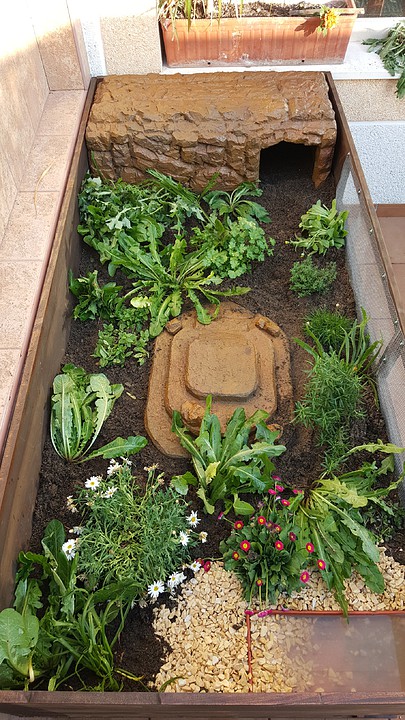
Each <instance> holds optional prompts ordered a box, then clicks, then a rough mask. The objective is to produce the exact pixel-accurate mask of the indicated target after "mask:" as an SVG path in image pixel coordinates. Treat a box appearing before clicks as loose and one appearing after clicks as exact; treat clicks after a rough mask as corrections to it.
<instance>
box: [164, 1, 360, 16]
mask: <svg viewBox="0 0 405 720" xmlns="http://www.w3.org/2000/svg"><path fill="white" fill-rule="evenodd" d="M321 5H328V6H329V7H343V8H344V7H346V2H345V0H331V2H326V3H323V2H316V0H315V1H314V2H305V1H304V2H297V3H290V2H288V3H277V2H274V3H273V2H270V0H269V1H268V2H252V3H249V2H244V3H243V7H242V12H241V9H240V8H241V4H240V2H237V3H236V7H235V4H234V3H233V2H232V3H224V2H223V3H222V6H221V12H220V13H219V11H218V3H217V2H216V3H215V5H214V10H213V12H212V17H213V18H218V16H220V17H221V18H234V17H239V16H242V17H291V16H294V15H306V14H315V13H317V12H319V10H320V7H321ZM206 8H207V3H206V2H202V0H200V1H198V0H197V2H196V4H195V6H193V17H194V18H195V19H197V20H198V19H200V20H201V19H204V18H208V19H209V18H211V13H210V12H208V11H207V9H206ZM177 16H178V17H179V18H181V17H183V18H184V17H186V16H185V14H184V11H183V10H181V9H180V10H178V15H177Z"/></svg>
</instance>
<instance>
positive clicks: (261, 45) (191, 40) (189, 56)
mask: <svg viewBox="0 0 405 720" xmlns="http://www.w3.org/2000/svg"><path fill="white" fill-rule="evenodd" d="M358 12H359V11H358V10H357V9H356V4H355V2H354V0H347V9H346V10H345V9H343V10H342V11H341V14H340V15H339V18H338V23H337V25H336V27H334V28H332V29H331V30H329V31H328V33H327V34H326V35H323V34H322V33H320V32H317V27H318V25H319V16H318V15H315V16H312V17H308V16H302V15H301V16H295V17H294V16H292V17H264V18H263V17H257V18H255V17H253V18H250V17H249V18H247V17H242V18H239V19H235V18H222V19H221V21H220V23H218V22H217V21H215V20H213V21H211V20H193V21H192V23H191V26H190V28H189V27H188V21H187V20H176V23H175V28H173V25H172V23H171V21H170V20H166V21H165V22H163V23H161V28H162V36H163V43H164V48H165V53H166V61H167V64H168V65H169V66H170V67H184V66H187V65H192V66H194V67H197V66H203V67H204V66H207V65H213V66H221V65H244V66H248V65H277V64H286V63H291V64H302V63H308V64H311V63H312V64H317V63H318V64H319V63H328V64H329V63H341V62H343V60H344V57H345V54H346V50H347V45H348V43H349V40H350V36H351V33H352V30H353V25H354V22H355V20H356V18H357V15H358Z"/></svg>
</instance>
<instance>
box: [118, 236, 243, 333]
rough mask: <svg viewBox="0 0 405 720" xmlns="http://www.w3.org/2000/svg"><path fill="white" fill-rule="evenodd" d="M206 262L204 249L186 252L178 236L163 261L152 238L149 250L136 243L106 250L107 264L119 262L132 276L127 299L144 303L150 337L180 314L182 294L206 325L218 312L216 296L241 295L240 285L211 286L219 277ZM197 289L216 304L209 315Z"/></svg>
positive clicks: (217, 297)
mask: <svg viewBox="0 0 405 720" xmlns="http://www.w3.org/2000/svg"><path fill="white" fill-rule="evenodd" d="M207 264H208V262H207V256H206V249H205V248H202V249H200V250H197V251H195V252H187V250H186V241H185V240H184V239H181V238H176V241H175V243H174V245H172V246H170V250H169V253H168V255H167V258H166V261H165V260H164V259H163V258H162V256H161V254H160V253H159V252H158V249H157V247H156V244H155V243H154V242H151V243H150V246H149V252H145V251H143V250H142V249H141V248H139V247H137V248H130V247H128V248H127V251H126V253H125V254H124V253H120V252H119V251H115V250H111V252H110V268H113V267H114V268H115V267H116V266H118V265H122V266H123V267H125V268H126V269H127V270H129V271H130V272H132V273H133V275H134V277H135V278H136V279H135V282H134V284H133V291H132V292H133V294H134V295H135V297H133V299H132V300H131V303H135V304H138V303H139V300H140V299H141V300H142V301H145V302H147V303H148V305H149V312H150V324H149V333H150V336H151V337H156V336H157V335H159V333H161V332H162V330H163V328H164V326H165V325H166V323H167V322H168V320H169V319H170V318H171V317H177V316H178V315H180V312H181V309H182V306H183V302H184V299H185V298H186V297H187V298H188V299H189V300H191V302H192V303H193V305H194V307H195V310H196V313H197V318H198V321H199V322H201V323H203V324H205V325H207V324H209V323H210V322H211V321H212V319H213V318H215V317H216V315H217V314H218V311H219V298H220V297H233V296H235V295H244V294H245V293H247V292H248V291H249V288H243V287H235V288H233V289H229V290H215V289H214V288H213V287H212V285H219V284H220V283H221V278H220V277H218V276H215V275H214V273H213V272H209V271H207V270H206V267H207ZM198 293H200V294H201V295H202V296H203V297H204V298H205V299H206V300H207V301H208V302H209V303H212V304H213V305H215V306H216V307H215V310H214V313H213V314H212V315H211V314H210V313H209V312H208V310H207V309H206V308H205V307H204V306H203V305H202V303H201V301H200V299H199V296H198Z"/></svg>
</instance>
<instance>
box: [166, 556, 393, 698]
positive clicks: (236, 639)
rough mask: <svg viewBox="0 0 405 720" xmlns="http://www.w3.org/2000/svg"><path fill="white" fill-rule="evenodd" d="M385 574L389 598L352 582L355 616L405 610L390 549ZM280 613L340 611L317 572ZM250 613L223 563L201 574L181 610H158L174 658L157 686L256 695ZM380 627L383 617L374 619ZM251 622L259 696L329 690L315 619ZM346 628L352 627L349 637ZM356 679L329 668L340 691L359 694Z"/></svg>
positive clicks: (356, 579)
mask: <svg viewBox="0 0 405 720" xmlns="http://www.w3.org/2000/svg"><path fill="white" fill-rule="evenodd" d="M379 567H380V570H381V572H382V573H383V575H384V578H385V584H386V589H385V592H384V593H383V594H382V595H376V594H374V593H372V592H370V590H368V588H367V587H366V586H365V585H364V582H363V580H362V579H361V578H360V577H357V576H353V577H352V578H351V579H350V580H349V581H347V582H346V594H347V597H348V601H349V608H350V609H353V610H404V609H405V607H404V605H405V566H403V565H399V564H398V563H396V562H395V561H394V560H392V559H391V558H389V557H387V556H386V555H385V552H384V549H382V550H381V556H380V563H379ZM280 606H283V607H286V608H289V609H291V610H292V609H297V610H313V609H315V610H339V609H340V608H339V605H338V604H337V602H336V600H335V599H334V597H333V595H332V594H331V593H330V592H329V591H328V590H327V588H326V587H325V585H324V583H323V580H322V578H321V576H320V574H319V573H316V572H314V573H312V575H311V579H310V582H309V583H308V584H307V585H306V587H305V588H304V589H303V590H302V591H301V592H300V593H294V594H293V596H292V597H290V598H281V597H280V602H279V607H280ZM246 607H247V606H246V602H245V601H244V600H243V597H242V591H241V586H240V583H239V581H238V580H237V578H236V577H235V576H234V575H233V574H232V573H228V572H226V571H225V570H224V568H223V567H222V564H221V563H219V562H218V563H212V566H211V570H210V571H209V572H207V573H205V572H204V571H203V570H201V571H200V572H198V573H197V575H196V577H195V578H193V579H192V580H190V581H189V583H187V585H185V587H184V589H183V591H182V593H181V594H180V595H179V598H178V602H177V605H176V607H175V608H174V609H172V610H170V609H168V608H166V607H165V606H161V607H159V608H157V609H156V610H155V612H154V629H155V632H156V634H157V635H158V636H160V637H161V638H163V639H164V640H165V641H166V642H167V643H168V644H169V645H170V647H171V648H172V651H171V652H170V653H169V654H168V655H167V657H165V662H164V665H163V666H162V667H161V669H160V672H159V674H158V676H157V678H156V687H158V688H159V687H160V686H161V685H163V683H165V682H167V681H168V680H170V679H171V678H178V679H177V680H176V681H175V682H173V683H171V684H170V685H168V686H167V687H166V691H167V692H249V691H250V690H251V687H250V685H249V678H248V672H249V670H248V660H247V639H246V637H247V630H246V618H245V609H246ZM376 621H377V618H375V619H373V618H372V619H371V620H368V622H373V623H374V622H376ZM341 622H344V621H341ZM251 623H252V656H253V678H254V691H257V692H266V691H267V692H268V691H269V690H270V689H271V691H272V692H294V691H295V692H296V691H303V690H305V689H307V690H318V691H321V690H323V689H324V687H323V685H325V678H323V681H322V687H318V685H319V682H318V679H317V673H318V674H319V670H318V671H316V672H315V671H314V665H313V663H312V662H311V653H312V656H313V642H314V641H313V637H312V633H313V629H312V628H313V619H312V618H311V620H310V621H308V619H306V620H303V618H297V617H286V616H280V615H278V616H276V617H272V616H268V617H266V618H259V617H257V616H255V617H253V618H252V619H251ZM352 625H353V626H354V624H352ZM345 626H346V623H344V626H343V630H342V632H344V628H345ZM349 626H350V623H349ZM297 656H299V657H300V662H298V661H297ZM350 672H351V670H350V669H347V668H346V669H345V670H344V671H342V672H341V673H340V674H339V672H337V673H336V672H335V670H333V669H331V668H329V670H328V674H327V677H328V678H329V680H330V681H331V682H332V683H333V685H334V686H339V685H340V686H342V687H344V688H345V689H348V690H349V691H350V690H351V691H353V692H354V691H355V690H356V689H357V688H353V687H351V683H352V677H351V676H350ZM345 673H346V674H345Z"/></svg>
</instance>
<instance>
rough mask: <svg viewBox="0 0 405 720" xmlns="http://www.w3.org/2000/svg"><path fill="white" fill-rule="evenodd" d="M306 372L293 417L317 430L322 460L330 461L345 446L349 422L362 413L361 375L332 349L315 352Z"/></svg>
mask: <svg viewBox="0 0 405 720" xmlns="http://www.w3.org/2000/svg"><path fill="white" fill-rule="evenodd" d="M300 344H301V343H300ZM308 375H309V380H308V383H307V384H306V386H305V395H304V398H303V400H302V401H300V402H297V403H296V406H295V420H296V421H297V422H300V423H302V424H303V425H304V426H305V427H312V428H316V429H317V430H318V433H319V436H318V441H319V444H320V445H326V458H325V462H326V463H327V464H328V465H329V464H330V463H332V464H333V463H335V462H337V461H338V460H339V459H340V458H341V456H342V455H344V453H345V452H346V450H347V445H348V441H349V431H350V427H351V423H352V422H353V420H355V419H356V418H360V417H362V416H363V415H364V410H363V409H362V407H361V401H362V394H363V385H362V382H361V377H360V376H359V374H358V373H356V371H355V370H354V368H353V366H352V365H350V364H349V365H348V364H347V363H345V361H344V360H342V359H341V358H340V357H339V356H338V355H337V354H336V353H335V352H334V351H332V352H331V353H327V352H324V351H321V352H319V353H318V352H317V353H316V354H315V355H314V362H313V365H312V366H311V368H310V370H309V371H308Z"/></svg>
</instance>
